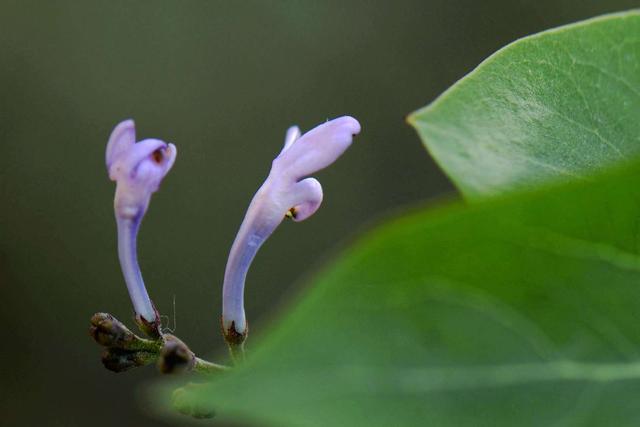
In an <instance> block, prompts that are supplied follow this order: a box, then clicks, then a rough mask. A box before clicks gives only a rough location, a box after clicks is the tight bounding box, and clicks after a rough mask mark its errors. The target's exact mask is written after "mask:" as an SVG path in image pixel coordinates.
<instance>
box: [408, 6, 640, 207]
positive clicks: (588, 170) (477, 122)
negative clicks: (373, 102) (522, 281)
mask: <svg viewBox="0 0 640 427" xmlns="http://www.w3.org/2000/svg"><path fill="white" fill-rule="evenodd" d="M639 113H640V13H639V12H638V11H632V12H627V13H620V14H614V15H607V16H604V17H600V18H596V19H592V20H589V21H585V22H581V23H578V24H574V25H568V26H565V27H561V28H558V29H554V30H550V31H546V32H543V33H540V34H537V35H534V36H531V37H526V38H524V39H521V40H518V41H516V42H514V43H512V44H510V45H509V46H507V47H505V48H504V49H501V50H500V51H498V52H497V53H495V54H494V55H493V56H491V57H490V58H488V59H487V60H486V61H484V62H483V63H482V64H480V66H478V67H477V68H476V69H475V70H474V71H473V72H471V73H470V74H469V75H467V76H466V77H464V78H463V79H462V80H460V81H459V82H458V83H456V84H455V85H454V86H452V87H451V88H450V89H449V90H448V91H446V92H445V93H444V94H443V95H442V96H440V97H439V98H438V99H437V100H436V101H435V102H433V103H432V104H431V105H429V106H427V107H425V108H423V109H421V110H419V111H417V112H415V113H413V114H412V115H411V116H410V117H409V122H410V123H411V124H412V125H413V126H414V127H415V128H416V130H417V131H418V133H419V135H420V137H421V138H422V140H423V141H424V143H425V145H426V146H427V149H428V150H429V151H430V152H431V154H432V155H433V156H434V157H435V159H436V160H437V161H438V163H439V164H440V166H441V167H442V168H443V169H444V171H445V172H446V173H447V174H448V175H449V177H450V178H451V179H452V180H453V181H454V183H455V184H456V185H457V186H458V187H459V189H460V190H461V191H462V192H463V194H464V195H465V196H466V197H467V198H470V199H473V198H477V197H480V196H484V195H488V194H495V193H500V192H504V191H510V190H513V189H517V188H526V187H535V186H537V185H539V184H540V183H541V182H546V181H549V180H558V179H560V180H563V179H567V178H568V179H588V176H589V175H590V174H592V173H593V171H594V170H600V169H602V168H604V167H606V166H608V165H611V164H614V163H618V162H620V161H621V160H624V159H625V158H628V157H632V156H636V155H637V154H638V153H639V152H640V120H639V118H640V116H639Z"/></svg>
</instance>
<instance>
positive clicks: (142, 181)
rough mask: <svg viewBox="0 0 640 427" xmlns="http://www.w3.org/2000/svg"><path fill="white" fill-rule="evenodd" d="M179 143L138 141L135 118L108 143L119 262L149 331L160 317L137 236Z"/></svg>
mask: <svg viewBox="0 0 640 427" xmlns="http://www.w3.org/2000/svg"><path fill="white" fill-rule="evenodd" d="M176 154H177V151H176V147H175V146H174V145H173V144H167V143H165V142H163V141H160V140H158V139H145V140H142V141H140V142H137V143H136V130H135V125H134V123H133V120H125V121H123V122H122V123H120V124H118V126H116V127H115V129H114V130H113V132H112V133H111V136H110V137H109V143H108V144H107V152H106V163H107V171H108V172H109V178H111V180H112V181H116V183H117V186H116V195H115V199H114V210H115V216H116V222H117V225H118V255H119V258H120V266H121V267H122V273H123V275H124V279H125V282H126V283H127V289H128V291H129V296H130V297H131V302H132V303H133V307H134V310H135V314H136V319H137V320H138V322H139V323H140V324H142V325H143V326H145V327H146V329H147V330H148V331H151V332H153V333H155V332H157V330H158V327H159V325H160V318H159V315H158V312H157V310H156V309H155V307H154V305H153V303H152V302H151V299H150V298H149V294H148V293H147V290H146V288H145V286H144V281H143V280H142V273H141V272H140V267H139V265H138V257H137V250H136V239H137V235H138V229H139V227H140V223H141V222H142V218H143V216H144V214H145V212H146V211H147V208H148V207H149V201H150V200H151V194H152V193H154V192H155V191H157V190H158V188H159V186H160V182H161V181H162V178H164V176H165V175H166V174H167V173H168V172H169V169H171V166H173V162H174V161H175V159H176Z"/></svg>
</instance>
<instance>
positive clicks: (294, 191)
mask: <svg viewBox="0 0 640 427" xmlns="http://www.w3.org/2000/svg"><path fill="white" fill-rule="evenodd" d="M359 132H360V123H358V121H357V120H356V119H354V118H352V117H348V116H345V117H340V118H337V119H334V120H331V121H328V122H326V123H323V124H321V125H319V126H317V127H315V128H314V129H312V130H310V131H309V132H307V133H306V134H304V135H302V136H300V129H298V127H296V126H294V127H291V128H289V130H288V131H287V134H286V137H285V144H284V148H283V149H282V151H281V152H280V154H279V155H278V157H276V159H275V160H274V161H273V164H272V166H271V172H270V173H269V176H268V177H267V179H266V181H265V182H264V184H263V185H262V187H260V189H259V190H258V191H257V193H256V194H255V196H254V197H253V200H252V201H251V204H250V205H249V208H248V210H247V213H246V215H245V217H244V220H243V222H242V225H241V226H240V230H239V231H238V234H237V236H236V239H235V241H234V242H233V246H232V247H231V252H230V254H229V259H228V261H227V267H226V270H225V275H224V286H223V307H222V327H223V332H224V336H225V339H226V340H227V342H228V343H229V344H230V345H241V344H242V342H244V339H245V338H246V335H247V332H248V325H247V321H246V318H245V313H244V283H245V279H246V275H247V271H248V270H249V266H250V265H251V262H252V261H253V258H254V257H255V255H256V253H257V251H258V249H259V248H260V246H261V245H262V244H263V243H264V241H265V240H266V239H267V238H268V237H269V236H270V235H271V233H273V231H274V230H275V229H276V227H278V225H279V224H280V223H281V222H282V220H283V219H284V218H285V217H290V218H292V219H293V220H294V221H303V220H305V219H307V218H309V217H310V216H311V215H313V214H314V212H315V211H316V210H317V209H318V208H319V207H320V203H321V202H322V186H321V185H320V183H319V182H318V180H316V179H315V178H308V176H309V175H311V174H313V173H315V172H317V171H319V170H321V169H324V168H326V167H327V166H329V165H330V164H331V163H333V162H334V161H336V160H337V159H338V157H340V155H342V153H343V152H344V151H345V150H346V149H347V148H348V147H349V146H350V145H351V142H352V139H353V136H354V135H356V134H358V133H359Z"/></svg>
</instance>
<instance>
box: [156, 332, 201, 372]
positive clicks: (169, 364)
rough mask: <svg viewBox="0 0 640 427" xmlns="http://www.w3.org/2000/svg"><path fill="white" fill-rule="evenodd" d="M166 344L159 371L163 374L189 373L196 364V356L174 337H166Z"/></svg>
mask: <svg viewBox="0 0 640 427" xmlns="http://www.w3.org/2000/svg"><path fill="white" fill-rule="evenodd" d="M164 339H165V343H164V345H163V346H162V350H160V357H159V358H158V369H159V370H160V372H162V373H163V374H174V373H182V372H187V371H190V370H192V369H193V367H194V366H195V364H196V356H195V354H193V352H192V351H191V349H189V347H187V345H186V344H185V343H183V342H182V341H181V340H180V339H178V338H177V337H175V336H173V335H169V334H167V335H165V336H164Z"/></svg>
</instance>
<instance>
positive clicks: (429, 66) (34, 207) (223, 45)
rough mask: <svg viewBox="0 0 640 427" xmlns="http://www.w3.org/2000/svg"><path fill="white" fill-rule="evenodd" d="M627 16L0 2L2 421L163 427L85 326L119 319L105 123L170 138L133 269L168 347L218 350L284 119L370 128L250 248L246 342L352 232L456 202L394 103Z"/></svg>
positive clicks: (470, 8)
mask: <svg viewBox="0 0 640 427" xmlns="http://www.w3.org/2000/svg"><path fill="white" fill-rule="evenodd" d="M638 4H639V3H638V2H637V1H636V2H634V1H606V2H605V1H595V0H592V1H584V0H583V1H551V0H545V1H506V0H505V1H495V0H494V1H482V2H480V1H473V0H468V1H444V0H437V1H435V0H432V1H386V2H385V1H375V2H374V1H369V2H360V1H353V0H346V1H336V2H312V1H307V2H293V1H291V2H266V1H265V2H258V1H255V2H212V1H197V2H196V1H192V2H186V1H184V2H179V1H174V2H167V1H162V2H161V1H138V2H95V1H91V2H89V1H87V2H80V1H74V2H72V1H56V2H44V1H41V2H32V1H6V0H2V1H0V64H1V66H0V144H1V147H2V152H1V154H0V200H1V203H2V206H1V207H2V209H1V210H0V286H1V288H0V289H2V303H1V306H0V322H1V325H2V331H3V332H2V335H3V340H2V344H1V346H0V358H1V361H0V425H2V426H36V425H48V426H87V425H92V426H115V425H132V426H134V425H135V426H151V425H172V424H171V422H170V420H167V421H163V420H161V419H158V418H154V417H153V416H152V415H150V414H151V410H150V408H149V405H150V403H149V402H148V401H147V400H145V399H144V398H141V394H142V393H141V390H143V389H144V385H145V384H148V383H149V381H153V380H157V379H158V374H157V373H156V372H155V370H154V369H153V368H150V367H149V368H146V369H138V370H134V371H131V372H127V373H124V374H118V375H116V374H113V373H111V372H108V371H106V370H105V369H104V368H103V367H102V365H101V363H100V360H99V353H100V351H99V349H98V347H97V346H96V345H95V344H94V343H93V342H92V340H91V339H90V338H89V337H88V335H87V327H88V320H89V317H90V316H91V314H93V313H94V312H95V311H109V312H111V313H113V314H114V315H116V316H117V317H119V318H121V319H123V320H127V321H129V319H130V317H131V308H130V302H129V301H128V297H127V293H126V290H125V286H124V283H123V280H122V278H121V274H120V270H119V266H118V263H117V255H116V240H115V223H114V219H113V212H112V198H113V191H114V185H113V183H111V182H110V181H109V180H108V179H107V174H106V171H105V167H104V162H103V158H104V148H105V144H106V141H107V137H108V135H109V132H110V131H111V129H112V127H113V126H114V125H115V124H116V123H118V122H119V121H120V120H122V119H124V118H128V117H132V118H134V119H135V120H136V123H137V127H138V136H139V138H145V137H159V138H162V139H165V140H167V141H171V142H174V143H175V144H176V145H177V146H178V152H179V153H178V159H177V162H176V165H175V167H174V169H173V170H172V172H171V173H170V175H169V177H168V178H167V179H166V181H165V183H164V185H163V187H162V191H160V192H159V193H158V194H157V195H156V196H154V198H153V202H152V204H151V208H150V211H149V213H148V214H147V217H146V219H145V221H144V225H143V228H142V232H141V236H140V248H139V250H140V257H141V264H142V269H143V273H144V275H145V279H146V282H147V284H148V287H149V291H150V293H151V295H152V298H153V299H154V301H155V303H156V305H157V306H158V308H159V309H160V310H161V312H162V313H164V314H168V315H170V316H171V322H170V323H171V324H172V323H173V317H174V314H173V299H174V296H175V306H176V309H175V316H176V320H177V331H176V333H177V335H179V336H180V337H182V338H183V339H184V340H185V341H186V342H188V343H189V344H190V345H191V347H192V348H193V349H194V350H195V351H196V352H197V353H200V354H208V355H211V356H212V357H213V358H215V359H217V360H221V359H222V358H223V357H224V356H225V352H224V349H223V343H222V339H221V338H220V334H219V330H218V318H219V314H220V293H221V292H220V291H221V279H222V276H223V271H224V265H225V261H226V256H227V252H228V250H229V247H230V245H231V242H232V240H233V238H234V236H235V233H236V231H237V228H238V226H239V224H240V222H241V220H242V216H243V214H244V211H245V209H246V207H247V205H248V203H249V201H250V199H251V197H252V195H253V192H254V191H255V190H256V189H257V187H258V186H259V185H260V184H261V182H262V180H263V179H264V177H265V176H266V174H267V173H268V170H269V167H270V162H271V160H272V158H273V157H274V156H275V155H276V154H277V153H278V151H279V150H280V148H281V144H282V140H283V136H284V131H285V129H286V128H287V127H288V126H289V125H291V124H294V123H295V124H299V125H300V126H301V127H302V129H303V130H306V129H308V128H310V127H312V126H314V125H316V124H318V123H320V122H322V121H324V120H326V119H327V118H333V117H335V116H338V115H342V114H350V115H353V116H355V117H357V118H358V119H359V120H360V122H361V123H362V126H363V132H362V134H361V135H360V136H359V137H358V138H357V139H356V143H355V144H354V146H353V147H352V148H351V149H350V150H349V151H348V152H347V153H346V155H345V156H343V158H341V159H340V160H339V161H338V162H337V163H336V164H335V165H334V166H333V167H331V168H330V169H328V170H326V171H322V172H320V173H319V174H317V176H318V177H319V179H320V180H321V182H322V184H323V186H324V190H325V201H324V205H323V207H322V209H321V210H320V211H319V212H318V213H317V214H316V215H315V216H314V217H313V218H312V219H310V220H308V221H307V222H304V223H301V224H293V223H285V224H284V225H283V226H282V227H281V228H280V229H279V230H278V231H277V233H275V235H274V236H273V237H272V238H271V239H270V241H269V242H268V243H267V244H266V245H265V246H264V248H263V249H262V251H261V252H260V254H259V255H258V257H257V259H256V262H255V263H254V265H253V267H252V270H251V272H250V275H249V278H248V292H247V311H248V316H249V319H250V321H251V325H252V335H254V337H255V335H259V334H261V333H263V331H264V330H265V329H266V328H267V327H268V325H269V323H270V321H271V320H270V319H272V318H273V316H276V315H277V314H278V313H279V312H281V311H282V310H283V309H285V308H286V304H287V301H288V299H289V298H290V297H291V295H297V294H299V292H300V290H301V288H302V286H303V283H304V282H305V277H308V275H309V274H311V273H312V272H313V270H314V269H317V268H319V267H321V266H322V265H323V263H324V262H325V261H326V260H327V259H328V258H330V257H331V255H332V254H334V253H335V252H336V250H337V249H338V248H339V247H341V246H342V245H344V244H345V243H348V241H349V240H350V238H351V237H352V236H354V235H355V234H356V233H357V232H358V230H361V229H362V228H363V227H364V226H365V225H364V224H366V223H367V222H370V221H372V220H374V219H375V218H377V217H379V216H380V215H383V214H384V213H389V212H390V211H392V210H394V209H397V208H398V207H399V206H405V205H408V204H412V203H416V202H419V201H424V200H428V199H433V198H436V197H439V196H441V195H443V194H446V193H453V190H452V187H451V185H450V184H449V183H448V181H447V179H446V178H445V177H444V176H443V174H442V173H441V172H440V171H439V170H438V168H437V167H436V166H435V164H434V163H433V161H432V160H430V158H429V157H428V156H427V154H426V153H425V150H424V149H423V148H422V146H421V144H420V142H419V141H418V138H417V137H416V136H415V135H414V133H413V131H412V130H411V129H410V128H409V127H408V126H407V125H406V124H405V122H404V117H405V115H406V114H407V113H409V112H411V111H413V110H415V109H416V108H418V107H421V106H422V105H424V104H426V103H427V102H429V101H431V100H433V99H434V98H435V97H436V96H437V95H438V94H440V93H441V92H442V91H443V90H445V89H446V88H447V87H448V86H449V85H451V84H452V83H453V82H455V81H456V80H457V79H458V78H460V77H462V76H463V75H464V74H465V73H467V72H469V71H470V70H471V69H472V68H473V67H474V66H475V65H477V64H478V63H479V62H480V61H481V60H482V59H484V58H485V57H487V56H488V55H489V54H491V53H492V52H494V51H495V50H497V49H498V48H500V47H501V46H503V45H505V44H506V43H508V42H510V41H512V40H514V39H516V38H518V37H521V36H524V35H527V34H530V33H534V32H537V31H540V30H544V29H547V28H550V27H553V26H557V25H561V24H565V23H569V22H572V21H576V20H579V19H583V18H588V17H591V16H594V15H598V14H602V13H606V12H612V11H618V10H623V9H628V8H632V7H635V6H638ZM129 323H131V322H129ZM250 345H251V341H249V350H250V348H251V347H250ZM173 422H175V420H174V421H173Z"/></svg>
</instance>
